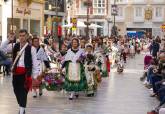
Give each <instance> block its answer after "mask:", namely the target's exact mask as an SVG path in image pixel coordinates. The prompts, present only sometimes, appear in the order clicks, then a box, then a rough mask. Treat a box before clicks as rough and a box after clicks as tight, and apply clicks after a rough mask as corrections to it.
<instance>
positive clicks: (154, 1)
mask: <svg viewBox="0 0 165 114" xmlns="http://www.w3.org/2000/svg"><path fill="white" fill-rule="evenodd" d="M151 4H165V0H152V2H151Z"/></svg>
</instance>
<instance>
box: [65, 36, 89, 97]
mask: <svg viewBox="0 0 165 114" xmlns="http://www.w3.org/2000/svg"><path fill="white" fill-rule="evenodd" d="M82 60H83V51H82V50H81V49H79V40H78V39H77V38H73V39H72V42H71V49H69V50H68V51H67V54H66V56H65V62H64V64H63V67H62V68H64V67H65V69H66V76H65V84H64V89H65V90H66V91H68V92H70V96H69V100H73V97H74V96H75V97H78V94H76V93H77V92H79V91H84V90H86V88H87V81H86V77H85V73H84V66H83V64H82Z"/></svg>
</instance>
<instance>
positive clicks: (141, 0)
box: [132, 0, 147, 4]
mask: <svg viewBox="0 0 165 114" xmlns="http://www.w3.org/2000/svg"><path fill="white" fill-rule="evenodd" d="M132 4H147V0H132Z"/></svg>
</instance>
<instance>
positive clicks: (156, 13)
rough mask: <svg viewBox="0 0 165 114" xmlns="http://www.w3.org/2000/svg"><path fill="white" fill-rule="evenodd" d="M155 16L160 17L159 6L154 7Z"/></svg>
mask: <svg viewBox="0 0 165 114" xmlns="http://www.w3.org/2000/svg"><path fill="white" fill-rule="evenodd" d="M155 17H162V8H161V7H157V8H156V9H155Z"/></svg>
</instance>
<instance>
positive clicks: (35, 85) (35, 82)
mask: <svg viewBox="0 0 165 114" xmlns="http://www.w3.org/2000/svg"><path fill="white" fill-rule="evenodd" d="M40 85H41V81H40V80H38V79H33V80H32V88H33V89H38V88H39V87H40Z"/></svg>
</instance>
